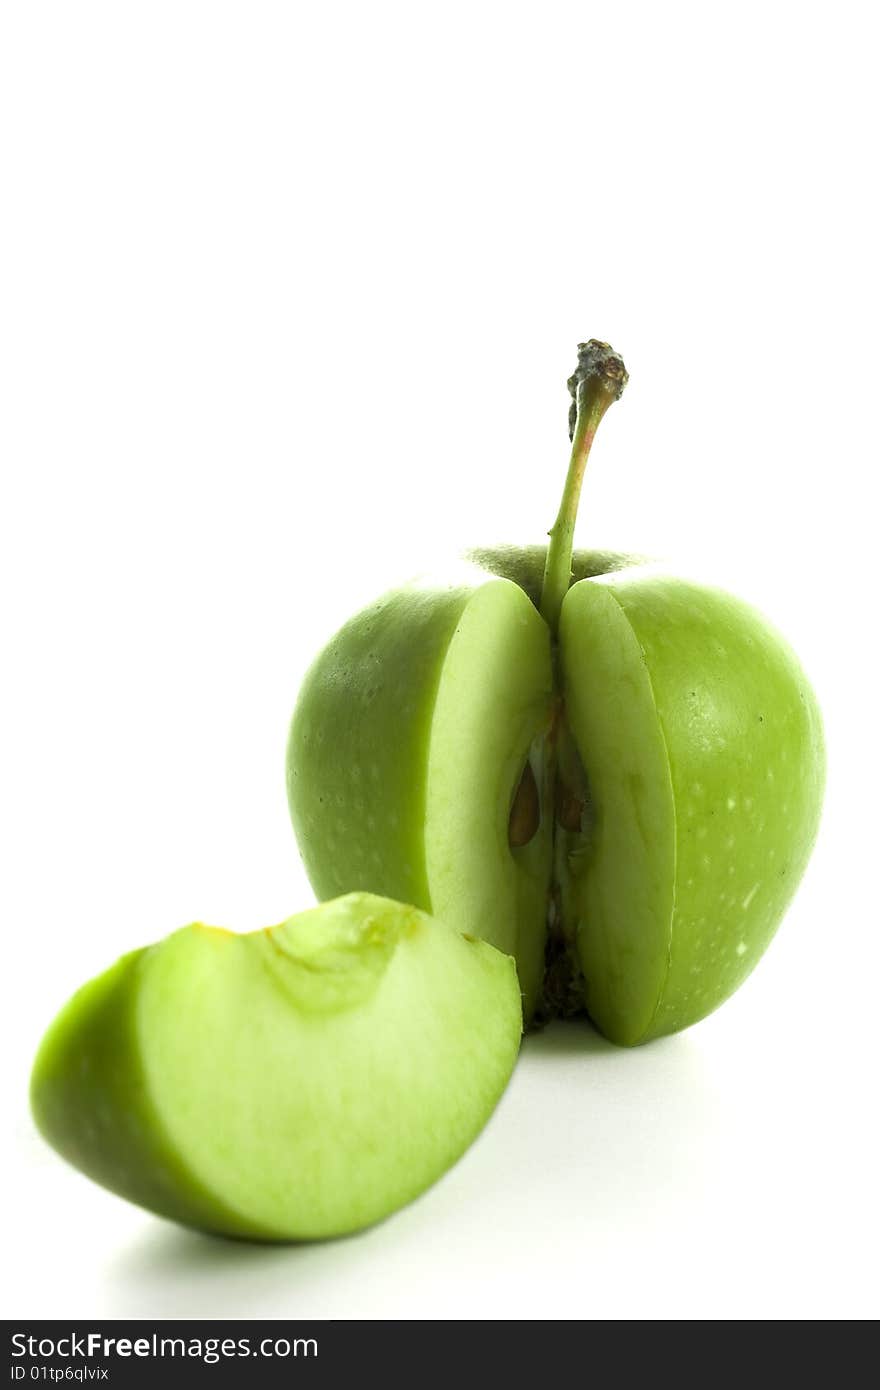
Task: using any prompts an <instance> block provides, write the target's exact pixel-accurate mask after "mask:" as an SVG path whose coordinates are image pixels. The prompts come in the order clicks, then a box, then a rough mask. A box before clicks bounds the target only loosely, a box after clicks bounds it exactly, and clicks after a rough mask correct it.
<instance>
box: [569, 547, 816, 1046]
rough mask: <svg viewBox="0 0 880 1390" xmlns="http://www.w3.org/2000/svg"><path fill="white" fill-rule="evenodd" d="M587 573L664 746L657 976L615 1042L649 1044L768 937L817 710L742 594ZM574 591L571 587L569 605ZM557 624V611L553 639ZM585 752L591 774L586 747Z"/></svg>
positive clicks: (784, 882) (716, 989)
mask: <svg viewBox="0 0 880 1390" xmlns="http://www.w3.org/2000/svg"><path fill="white" fill-rule="evenodd" d="M588 583H589V584H590V585H593V584H600V585H601V586H602V588H603V589H605V590H606V592H608V593H609V594H611V595H613V597H614V599H615V600H616V602H617V603H618V604H619V606H620V609H621V611H622V613H623V614H624V616H625V618H626V621H627V622H628V623H629V625H630V627H631V629H632V631H633V633H634V634H635V637H636V639H637V642H638V645H639V648H640V651H641V659H642V661H643V662H644V665H645V667H646V668H647V672H648V674H649V678H650V685H651V689H652V691H653V699H654V705H655V709H656V717H657V719H658V721H659V725H660V731H661V734H662V738H663V741H664V743H665V747H666V753H667V757H668V766H669V774H670V782H671V790H672V802H671V806H670V813H671V815H672V817H673V826H674V862H673V864H672V866H671V871H672V873H673V875H674V881H673V884H672V895H671V896H672V901H673V909H672V913H671V917H670V920H669V931H668V941H667V964H666V972H665V980H664V983H663V986H662V990H661V993H660V995H659V997H658V999H657V1002H656V1006H655V1009H654V1014H653V1018H652V1020H651V1022H650V1024H649V1026H648V1028H647V1030H646V1031H645V1032H644V1033H643V1034H642V1035H641V1036H640V1037H639V1038H637V1039H636V1038H623V1037H621V1038H619V1039H618V1040H619V1041H627V1042H632V1041H646V1040H647V1039H649V1038H653V1037H657V1036H659V1035H661V1034H664V1033H670V1032H674V1031H676V1030H677V1029H680V1028H684V1027H687V1026H688V1025H689V1024H692V1023H694V1022H696V1021H697V1020H698V1019H700V1018H703V1017H704V1016H705V1015H706V1014H708V1013H710V1012H711V1011H712V1010H713V1009H715V1008H717V1007H718V1005H719V1004H721V1003H722V1002H723V1001H724V1000H725V999H727V998H728V997H729V996H730V995H731V994H732V993H733V992H734V990H736V989H737V988H738V987H739V985H740V984H741V983H742V982H743V980H744V979H745V977H746V976H747V975H748V974H749V972H750V971H751V970H752V969H753V967H754V966H755V965H756V964H757V962H758V960H759V959H760V957H761V955H762V954H763V952H764V950H765V949H766V947H767V946H768V945H769V943H770V940H771V939H772V937H773V935H774V933H775V931H776V929H777V927H778V925H779V923H780V921H781V920H782V917H783V914H784V913H785V910H786V908H787V907H788V904H789V903H790V901H791V898H792V896H793V895H794V892H795V889H796V887H797V885H798V883H799V881H800V879H801V876H802V875H803V872H804V869H805V868H806V865H807V861H808V859H809V857H810V853H811V850H812V848H813V845H814V842H815V839H816V834H817V831H818V826H819V817H820V811H821V805H822V796H823V788H824V781H825V751H824V740H823V731H822V720H821V715H820V712H819V707H818V704H817V701H816V698H815V695H814V694H813V691H812V689H811V687H810V684H809V682H808V681H807V678H806V676H805V675H804V672H803V670H802V668H801V666H800V663H799V662H798V659H797V657H796V656H795V654H794V652H793V651H792V650H791V648H790V647H789V646H788V644H787V643H786V642H785V641H784V640H783V638H781V637H780V635H779V634H778V633H777V632H776V631H775V630H774V629H773V628H772V627H771V626H770V624H769V623H767V621H766V620H765V619H764V618H763V617H762V616H761V615H760V614H759V613H757V612H756V611H755V609H753V608H752V607H750V606H749V605H748V604H746V603H744V602H742V601H741V600H740V599H738V598H735V597H733V596H732V595H730V594H728V593H724V592H722V591H720V590H718V589H712V588H707V587H704V586H702V585H697V584H694V583H691V582H689V581H686V580H683V579H675V578H671V577H663V576H660V575H656V574H648V573H644V574H642V575H640V574H639V572H638V571H629V572H621V573H618V574H613V575H607V576H605V577H604V578H602V579H601V580H593V581H588ZM584 589H585V585H578V586H577V589H572V590H570V591H569V594H568V595H567V596H566V600H565V604H566V605H569V614H572V613H573V612H574V610H575V608H576V606H577V602H578V597H577V591H578V590H581V591H584ZM566 626H567V624H566V611H565V608H564V609H563V621H562V625H561V636H562V639H563V643H564V640H565V636H566ZM577 674H578V673H569V678H570V679H577ZM586 674H587V673H583V675H584V676H586ZM581 753H582V757H583V758H584V760H585V763H586V766H587V771H588V774H589V760H590V750H589V749H586V748H584V749H582V750H581ZM599 809H600V813H601V808H599ZM576 930H580V931H581V932H583V930H584V924H577V926H576ZM585 973H587V972H586V970H585ZM587 1004H588V1008H590V1005H591V1000H590V981H589V979H587ZM600 1024H601V1018H600Z"/></svg>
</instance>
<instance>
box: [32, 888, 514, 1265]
mask: <svg viewBox="0 0 880 1390" xmlns="http://www.w3.org/2000/svg"><path fill="white" fill-rule="evenodd" d="M521 1017H522V1016H521V1007H520V995H519V988H518V984H517V979H516V971H515V967H514V964H513V961H512V960H510V959H509V958H508V957H505V956H503V955H501V954H500V953H499V952H497V951H495V950H494V949H492V947H490V946H488V945H487V944H485V943H484V942H482V941H478V940H474V939H471V940H468V939H465V938H464V937H463V936H461V935H460V934H459V933H458V932H456V931H454V930H452V929H451V928H449V927H448V926H446V925H444V924H443V923H439V922H434V921H431V920H430V919H429V918H428V917H426V916H425V915H424V914H423V913H420V912H418V911H417V910H415V909H414V908H412V907H404V906H401V904H399V903H394V902H389V901H387V900H385V899H381V898H377V897H373V896H371V895H370V894H366V893H360V894H352V895H350V896H348V897H345V898H342V899H340V900H338V901H334V902H329V903H326V904H325V905H324V906H322V907H319V908H315V909H312V910H311V911H308V912H303V913H301V914H299V915H298V916H295V917H291V918H290V919H289V920H288V921H286V922H283V923H281V924H280V925H279V926H276V927H271V928H268V929H267V930H265V931H258V932H253V933H250V934H248V935H235V934H233V933H231V932H227V931H224V930H221V929H218V928H214V927H206V926H202V925H200V924H196V925H193V926H189V927H184V928H183V929H182V930H180V931H178V932H175V933H174V934H173V935H172V936H170V937H168V938H167V939H166V940H165V941H162V942H160V943H159V944H158V945H155V946H151V947H148V948H146V949H143V950H139V951H134V952H132V953H131V954H129V955H127V956H124V957H123V958H122V959H121V960H120V961H118V962H117V964H116V965H114V966H113V967H111V969H110V970H108V971H107V972H106V973H105V974H103V975H100V976H99V977H98V978H97V979H94V980H92V981H91V982H90V983H89V984H87V985H86V986H85V987H84V988H83V989H81V990H80V991H79V993H78V994H76V995H75V996H74V997H73V999H72V1000H71V1001H70V1002H69V1003H68V1005H67V1006H66V1008H64V1009H63V1010H62V1012H61V1014H60V1015H59V1017H58V1018H57V1019H56V1021H55V1023H54V1024H53V1025H52V1027H51V1028H50V1029H49V1032H48V1033H47V1035H46V1037H45V1039H44V1041H43V1043H42V1046H41V1048H40V1051H39V1054H38V1057H37V1060H36V1063H35V1067H34V1072H33V1078H32V1084H31V1097H32V1107H33V1112H34V1115H35V1118H36V1121H37V1124H38V1126H39V1128H40V1130H41V1131H42V1133H43V1135H44V1136H45V1138H46V1139H47V1140H48V1141H49V1143H50V1144H52V1145H53V1146H54V1147H55V1148H56V1149H57V1150H58V1152H59V1153H60V1154H61V1155H62V1156H63V1157H64V1158H66V1159H67V1160H68V1161H69V1162H70V1163H72V1164H73V1165H74V1166H75V1167H77V1168H79V1169H81V1170H82V1171H83V1172H84V1173H86V1174H87V1175H88V1176H89V1177H91V1178H93V1179H94V1180H95V1181H96V1182H99V1183H102V1184H103V1185H104V1186H105V1187H108V1188H109V1189H110V1190H111V1191H113V1192H116V1193H118V1194H119V1195H121V1196H123V1197H126V1198H128V1199H129V1200H130V1201H133V1202H136V1203H138V1204H140V1205H141V1206H143V1207H147V1208H149V1209H150V1210H151V1211H154V1212H157V1213H158V1214H160V1215H162V1216H166V1217H171V1218H172V1219H174V1220H176V1221H179V1222H182V1223H184V1224H186V1225H189V1226H195V1227H199V1228H201V1229H204V1230H207V1231H212V1232H217V1233H222V1234H225V1235H230V1236H243V1237H251V1238H257V1239H264V1240H306V1239H314V1238H317V1237H323V1236H334V1235H342V1234H345V1233H347V1232H351V1231H355V1230H358V1229H360V1228H361V1227H364V1226H368V1225H371V1224H372V1223H374V1222H376V1221H379V1220H381V1219H382V1218H383V1217H385V1216H387V1215H389V1213H391V1212H392V1211H394V1210H396V1209H397V1208H398V1207H401V1206H403V1205H404V1204H405V1203H407V1202H409V1201H411V1200H412V1199H413V1198H414V1197H416V1196H418V1194H419V1193H420V1192H422V1191H423V1190H424V1189H425V1188H427V1187H428V1186H429V1185H430V1184H431V1183H432V1182H434V1181H435V1180H436V1179H437V1178H438V1177H440V1176H441V1174H442V1173H443V1172H445V1170H446V1169H447V1168H449V1167H450V1166H451V1165H452V1164H453V1163H455V1162H456V1160H457V1159H458V1158H459V1157H460V1156H461V1154H462V1153H463V1152H464V1151H465V1149H466V1148H467V1147H468V1145H469V1144H470V1143H471V1141H472V1140H473V1139H474V1138H475V1136H476V1135H477V1134H478V1133H479V1131H480V1130H481V1129H482V1127H483V1125H484V1124H485V1122H486V1120H487V1119H488V1117H489V1115H490V1114H491V1112H492V1110H493V1108H494V1106H495V1104H496V1102H497V1101H498V1099H499V1097H500V1095H501V1093H502V1091H503V1089H504V1087H505V1085H506V1083H507V1081H508V1078H509V1076H510V1073H511V1071H512V1069H513V1065H514V1062H515V1060H516V1056H517V1051H518V1048H519V1040H520V1034H521Z"/></svg>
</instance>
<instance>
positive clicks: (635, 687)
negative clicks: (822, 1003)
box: [287, 545, 824, 1045]
mask: <svg viewBox="0 0 880 1390" xmlns="http://www.w3.org/2000/svg"><path fill="white" fill-rule="evenodd" d="M468 558H469V561H470V563H471V565H473V566H474V567H475V571H470V572H469V577H468V579H467V582H466V584H465V585H464V587H463V588H450V589H448V590H443V589H441V588H439V587H428V586H425V587H418V586H416V587H408V588H404V589H400V590H397V591H395V592H394V593H392V594H390V595H388V596H387V597H386V598H384V599H382V600H380V601H379V603H378V604H376V605H374V606H373V607H371V608H369V609H367V610H366V611H365V612H364V613H363V614H360V615H358V616H357V617H355V618H354V619H352V620H351V622H350V623H348V624H347V625H346V626H345V627H344V628H343V629H342V630H341V631H340V633H339V634H338V635H337V637H336V638H335V639H334V640H333V641H332V642H331V643H330V644H329V646H328V647H327V648H325V650H324V652H322V653H321V654H320V655H319V657H318V658H317V660H316V662H315V663H314V664H313V666H312V668H311V670H310V672H309V674H308V676H307V678H306V682H305V684H304V687H303V691H302V693H301V695H300V699H299V702H298V704H297V708H296V710H295V712H294V717H293V722H292V726H291V733H290V739H289V743H288V757H287V784H288V796H289V801H290V807H291V814H292V819H293V824H294V828H295V830H296V833H297V838H298V840H299V844H300V849H301V852H302V854H303V859H304V862H305V865H306V869H307V872H308V874H309V877H310V879H311V881H312V884H313V886H314V888H315V891H316V893H317V894H318V896H319V897H320V898H323V897H329V896H332V895H334V894H336V893H339V892H344V891H348V890H350V889H351V888H353V887H355V886H362V887H366V888H368V889H369V890H371V891H374V892H381V893H387V894H389V895H394V896H399V897H401V898H405V899H407V900H410V901H413V902H415V903H416V905H417V906H419V907H422V908H424V909H425V910H426V911H428V910H430V911H433V912H434V913H435V914H436V915H437V916H440V917H443V918H444V919H445V920H448V921H449V922H451V923H452V924H453V925H456V926H458V927H459V928H460V929H461V930H464V931H467V932H469V933H472V934H474V935H479V936H483V937H484V938H485V939H487V940H489V941H491V942H493V943H494V944H496V945H497V946H499V947H500V948H501V949H502V950H505V951H507V952H509V953H512V954H513V955H514V956H515V958H516V960H517V965H518V968H519V972H520V983H521V986H522V989H523V997H524V1013H525V1018H526V1021H527V1022H528V1021H529V1020H530V1019H531V1018H532V1016H533V1014H534V1011H535V1009H536V1007H537V1006H538V1005H539V1004H540V1009H541V1013H542V1015H544V1016H546V1015H547V1013H548V1012H550V1013H552V1012H554V1011H555V1010H556V1009H557V1004H558V1001H557V997H556V996H557V991H556V990H553V991H548V988H547V980H548V976H546V975H545V974H544V963H545V953H547V945H548V941H547V937H548V932H547V921H548V917H549V919H550V921H551V932H552V935H553V938H554V942H555V945H556V954H557V955H558V953H559V952H560V951H561V953H562V956H563V962H564V983H563V988H562V990H561V991H560V992H559V993H560V995H561V996H566V997H568V998H570V999H575V1000H576V1001H577V1003H578V1004H579V1005H580V1006H581V1007H584V1006H585V1007H586V1009H587V1011H588V1012H589V1014H590V1016H591V1018H592V1019H593V1021H594V1022H595V1023H596V1025H597V1026H598V1027H599V1028H600V1029H601V1030H602V1031H603V1032H604V1033H605V1034H606V1036H608V1037H609V1038H610V1039H612V1040H613V1041H615V1042H618V1043H621V1044H627V1045H630V1044H634V1043H639V1042H644V1041H647V1040H649V1039H651V1038H653V1037H657V1036H660V1035H661V1034H664V1033H669V1032H674V1031H676V1030H678V1029H681V1028H685V1027H687V1026H689V1025H690V1024H691V1023H694V1022H696V1021H697V1020H698V1019H700V1018H702V1017H704V1016H705V1015H706V1014H707V1013H709V1012H710V1011H711V1010H712V1009H714V1008H716V1007H717V1006H718V1004H720V1003H721V1002H722V1001H723V1000H724V999H725V998H727V997H728V995H729V994H731V993H732V992H733V990H734V989H736V988H737V986H738V985H739V984H740V983H741V982H742V980H743V979H744V978H745V976H746V975H747V974H748V973H749V971H750V970H751V969H752V968H753V966H754V965H755V964H756V962H757V960H758V958H759V957H760V955H761V953H762V951H763V950H764V949H765V948H766V946H767V944H768V943H769V941H770V939H771V937H772V936H773V933H774V931H775V930H776V927H777V926H778V924H779V921H780V920H781V917H782V915H783V913H784V911H785V908H786V906H787V904H788V902H789V901H790V899H791V897H792V895H793V893H794V890H795V888H796V886H797V883H798V881H799V879H800V877H801V875H802V873H803V870H804V867H805V865H806V862H807V860H808V858H809V855H810V851H811V849H812V846H813V843H814V840H815V836H816V831H817V827H818V822H819V814H820V809H821V802H822V793H823V786H824V747H823V739H822V727H821V718H820V715H819V710H818V706H817V704H816V700H815V697H814V695H813V693H812V690H811V689H810V686H809V683H808V682H807V680H806V677H805V676H804V674H803V671H802V670H801V668H800V666H799V664H798V662H797V658H796V657H795V656H794V654H793V652H792V651H791V649H790V648H789V647H788V646H787V645H786V644H785V642H784V641H783V640H782V638H781V637H780V636H779V635H778V634H777V633H776V632H775V631H774V630H773V629H772V628H771V627H770V626H769V625H768V624H767V623H766V622H765V620H764V619H763V618H762V617H761V615H760V614H758V613H757V612H756V611H755V610H754V609H752V608H750V607H748V606H747V605H746V604H744V603H742V602H740V601H739V600H738V599H736V598H733V597H732V596H730V595H728V594H725V593H723V592H721V591H720V590H715V589H711V588H707V587H705V586H700V585H696V584H692V583H688V582H686V581H683V580H677V579H675V578H672V577H671V576H668V575H666V574H664V573H663V572H662V571H661V570H659V569H658V567H657V566H654V565H652V564H651V563H650V562H648V561H646V560H644V559H643V558H642V557H637V556H627V555H624V554H621V553H618V552H614V551H581V552H575V553H574V555H573V557H572V585H571V587H570V589H569V591H568V593H567V594H566V596H565V599H564V602H563V605H562V613H561V618H560V627H559V634H558V643H551V640H550V633H549V629H547V628H546V624H544V622H543V619H541V618H540V617H539V615H538V613H537V608H536V605H537V603H538V602H539V598H540V590H541V580H542V576H543V572H544V563H545V559H546V547H544V546H540V545H539V546H527V547H519V548H518V547H510V546H498V547H494V548H487V549H482V550H476V551H472V552H471V553H470V555H469V557H468ZM493 576H495V578H494V579H493ZM498 584H503V585H507V586H509V588H507V589H504V590H499V591H498V592H497V593H496V595H495V597H494V599H492V601H491V602H489V601H487V600H486V599H485V598H484V599H482V600H481V601H480V603H479V604H474V596H475V595H477V594H479V593H481V592H483V591H484V590H486V589H487V588H488V589H489V590H492V588H493V585H498ZM511 590H512V591H513V592H511ZM524 600H525V601H526V606H527V607H528V608H529V609H530V614H531V616H530V617H528V618H527V617H526V613H525V610H524V608H523V601H524ZM472 604H473V605H474V606H473V608H471V605H472ZM469 610H470V612H471V616H472V619H473V621H472V622H471V627H470V637H469V638H468V640H464V639H462V638H461V635H460V629H461V625H462V620H463V617H464V615H465V614H466V613H467V612H468V611H469ZM502 615H503V622H502ZM520 620H521V627H520V626H519V623H520ZM493 625H499V626H501V627H502V628H503V629H504V630H503V632H502V633H501V634H500V635H499V634H497V633H496V636H495V638H494V640H490V639H491V634H492V631H493ZM525 634H528V636H527V639H525V637H524V635H525ZM542 634H543V635H542ZM456 642H457V643H458V645H456ZM551 730H552V740H551V739H550V733H551ZM549 741H552V744H553V751H552V755H550V756H548V751H547V747H548V742H549ZM526 757H529V759H530V761H531V763H532V766H533V769H534V770H535V772H536V779H537V782H538V786H539V788H540V795H541V815H540V824H539V827H538V831H537V834H536V835H535V837H534V839H533V840H532V841H531V842H530V843H529V844H527V845H526V846H525V847H523V848H518V849H511V848H510V847H509V846H508V845H507V843H506V837H505V830H506V817H507V816H508V814H509V809H510V806H511V804H512V800H513V797H514V793H515V791H516V787H517V785H518V781H519V776H520V772H521V769H522V767H523V764H524V761H525V759H526ZM443 769H445V771H442V770H443ZM441 772H442V776H443V777H445V786H444V793H445V794H444V795H442V796H441V795H439V794H437V793H436V788H437V786H438V785H439V782H440V780H441ZM569 782H571V783H573V784H576V785H575V791H576V792H577V797H576V801H577V802H579V803H582V804H583V808H584V809H583V815H582V817H581V820H580V822H579V823H578V825H577V826H576V827H575V828H574V829H572V828H571V826H568V827H564V826H563V825H561V824H559V823H555V824H554V820H555V814H554V807H556V806H558V805H559V801H560V790H561V788H562V786H563V784H564V783H569ZM432 786H433V787H434V788H435V794H434V795H433V796H432V795H431V788H432ZM438 845H439V846H440V847H441V848H440V849H438V848H437V846H438ZM441 851H442V852H441ZM444 853H445V855H446V863H445V871H446V872H445V877H444V874H443V873H442V872H440V870H441V868H442V867H443V854H444ZM453 880H455V881H454V882H452V881H453ZM551 944H553V943H551ZM550 955H551V953H547V954H546V959H547V960H548V961H549V959H550ZM556 963H557V965H558V963H559V962H558V960H557V962H556ZM548 969H549V967H548ZM542 991H543V993H542ZM564 1011H566V1012H571V1011H572V1007H571V1005H567V1006H566V1007H565V1010H564Z"/></svg>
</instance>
